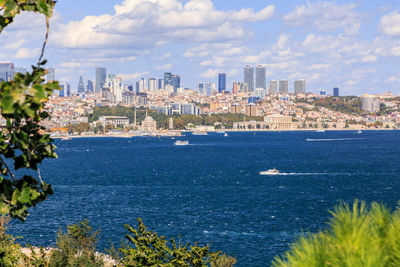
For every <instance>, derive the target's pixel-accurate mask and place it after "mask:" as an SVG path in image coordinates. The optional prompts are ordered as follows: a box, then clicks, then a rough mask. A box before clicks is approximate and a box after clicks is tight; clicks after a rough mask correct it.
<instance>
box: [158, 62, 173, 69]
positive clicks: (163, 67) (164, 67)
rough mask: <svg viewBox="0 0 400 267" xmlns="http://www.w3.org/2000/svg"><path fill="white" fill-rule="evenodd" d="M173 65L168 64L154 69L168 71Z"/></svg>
mask: <svg viewBox="0 0 400 267" xmlns="http://www.w3.org/2000/svg"><path fill="white" fill-rule="evenodd" d="M173 66H174V65H173V64H171V63H169V64H165V65H161V66H156V67H154V68H155V69H156V70H169V69H171V68H172V67H173Z"/></svg>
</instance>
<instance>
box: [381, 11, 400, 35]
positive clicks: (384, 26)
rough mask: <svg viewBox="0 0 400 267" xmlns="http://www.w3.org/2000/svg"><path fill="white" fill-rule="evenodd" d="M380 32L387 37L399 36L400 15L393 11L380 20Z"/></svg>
mask: <svg viewBox="0 0 400 267" xmlns="http://www.w3.org/2000/svg"><path fill="white" fill-rule="evenodd" d="M379 28H380V30H381V31H382V32H383V33H384V34H387V35H391V36H400V13H398V11H393V12H392V13H390V14H388V15H385V16H383V17H382V18H381V20H380V24H379Z"/></svg>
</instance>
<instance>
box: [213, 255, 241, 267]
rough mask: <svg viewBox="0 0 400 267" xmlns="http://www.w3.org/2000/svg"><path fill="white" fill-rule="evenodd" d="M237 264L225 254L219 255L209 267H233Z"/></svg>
mask: <svg viewBox="0 0 400 267" xmlns="http://www.w3.org/2000/svg"><path fill="white" fill-rule="evenodd" d="M236 263H237V260H236V259H235V258H234V257H230V256H227V255H226V254H223V255H220V256H219V257H218V258H217V259H216V260H215V262H212V263H211V267H233V265H235V264H236Z"/></svg>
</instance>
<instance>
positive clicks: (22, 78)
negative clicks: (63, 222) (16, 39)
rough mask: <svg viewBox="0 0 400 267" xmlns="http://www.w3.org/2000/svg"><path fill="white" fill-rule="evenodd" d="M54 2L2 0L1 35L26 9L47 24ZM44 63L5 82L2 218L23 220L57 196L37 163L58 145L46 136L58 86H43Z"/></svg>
mask: <svg viewBox="0 0 400 267" xmlns="http://www.w3.org/2000/svg"><path fill="white" fill-rule="evenodd" d="M54 3H55V1H51V0H0V11H2V13H1V14H0V32H1V31H2V30H3V29H4V27H6V26H7V25H9V24H10V23H12V22H13V20H14V18H15V16H16V15H17V14H19V13H20V12H21V11H33V12H39V13H41V14H43V15H45V16H46V19H47V26H48V18H49V17H50V16H51V14H52V10H53V7H54ZM46 41H47V34H46ZM46 41H45V42H44V45H43V50H44V47H45V44H46ZM43 50H42V52H43ZM42 56H43V53H42ZM42 56H41V57H42ZM40 60H41V59H39V61H40ZM44 64H46V61H45V60H44V61H40V62H39V63H38V66H37V67H35V66H32V73H25V74H22V73H17V74H16V75H15V77H14V80H13V81H10V82H5V81H3V82H1V83H0V108H1V115H2V117H3V118H5V119H6V121H7V124H6V127H5V128H3V129H2V130H1V131H0V214H2V215H7V214H8V215H10V216H11V217H12V218H18V219H20V220H22V221H24V220H25V219H26V216H27V215H28V209H29V208H30V207H33V206H35V205H36V204H38V203H40V202H42V201H44V200H45V199H46V198H47V196H48V195H50V194H52V193H53V191H52V189H51V186H50V185H48V184H46V183H45V182H43V181H42V179H41V177H40V172H39V169H38V165H39V164H40V163H41V162H42V161H43V160H44V159H46V158H55V157H56V154H55V152H54V150H55V146H54V145H53V144H52V141H53V140H52V139H51V138H50V136H49V135H47V134H43V133H42V132H43V130H44V129H43V128H42V126H41V125H40V123H41V121H42V120H45V119H47V118H49V116H50V115H49V114H48V113H47V112H46V111H44V105H45V103H46V102H47V101H48V99H49V96H50V95H51V94H52V92H53V90H58V89H59V85H58V83H57V82H50V83H46V84H44V79H43V77H44V75H46V70H45V69H44V68H42V67H41V66H43V65H44ZM11 161H12V162H13V167H14V170H18V169H31V170H37V171H38V176H37V178H35V177H33V176H31V175H24V176H22V177H20V178H18V177H16V175H15V174H14V173H13V170H12V169H11V168H9V167H8V165H7V163H9V162H11ZM38 180H39V181H38Z"/></svg>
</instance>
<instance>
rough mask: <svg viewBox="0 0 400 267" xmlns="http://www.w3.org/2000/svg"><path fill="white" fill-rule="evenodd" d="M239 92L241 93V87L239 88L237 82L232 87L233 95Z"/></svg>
mask: <svg viewBox="0 0 400 267" xmlns="http://www.w3.org/2000/svg"><path fill="white" fill-rule="evenodd" d="M238 91H239V87H238V84H237V82H233V85H232V94H237V92H238Z"/></svg>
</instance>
